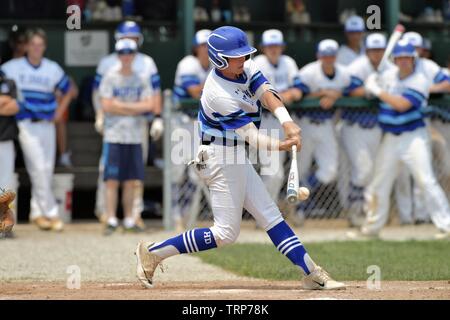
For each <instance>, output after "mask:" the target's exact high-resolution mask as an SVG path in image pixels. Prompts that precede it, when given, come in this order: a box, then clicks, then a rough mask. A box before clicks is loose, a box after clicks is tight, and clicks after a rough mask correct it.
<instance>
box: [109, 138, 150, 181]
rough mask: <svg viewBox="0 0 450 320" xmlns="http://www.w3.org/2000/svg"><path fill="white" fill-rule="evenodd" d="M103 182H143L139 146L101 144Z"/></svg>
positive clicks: (140, 149)
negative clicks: (103, 169) (103, 168)
mask: <svg viewBox="0 0 450 320" xmlns="http://www.w3.org/2000/svg"><path fill="white" fill-rule="evenodd" d="M103 161H104V165H105V171H104V174H103V180H104V181H106V180H117V181H127V180H141V181H143V180H144V162H143V161H142V146H141V145H140V144H120V143H108V142H105V143H103Z"/></svg>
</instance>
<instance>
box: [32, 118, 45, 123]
mask: <svg viewBox="0 0 450 320" xmlns="http://www.w3.org/2000/svg"><path fill="white" fill-rule="evenodd" d="M30 120H31V122H44V121H47V120H44V119H38V118H30Z"/></svg>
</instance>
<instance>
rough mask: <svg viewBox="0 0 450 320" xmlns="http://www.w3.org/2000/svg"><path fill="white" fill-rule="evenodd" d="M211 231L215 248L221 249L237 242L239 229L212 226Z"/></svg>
mask: <svg viewBox="0 0 450 320" xmlns="http://www.w3.org/2000/svg"><path fill="white" fill-rule="evenodd" d="M211 231H212V233H213V235H214V240H216V244H217V246H218V247H222V246H224V245H227V244H232V243H234V242H235V241H236V240H237V238H238V236H239V232H240V228H239V227H232V226H218V225H214V226H212V227H211Z"/></svg>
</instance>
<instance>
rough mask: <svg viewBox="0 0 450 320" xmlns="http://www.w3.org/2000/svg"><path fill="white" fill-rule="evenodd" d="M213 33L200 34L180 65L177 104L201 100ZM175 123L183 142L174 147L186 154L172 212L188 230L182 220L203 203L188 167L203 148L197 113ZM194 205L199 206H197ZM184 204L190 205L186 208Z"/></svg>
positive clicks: (177, 168)
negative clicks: (183, 101) (198, 149)
mask: <svg viewBox="0 0 450 320" xmlns="http://www.w3.org/2000/svg"><path fill="white" fill-rule="evenodd" d="M210 33H211V30H208V29H203V30H199V31H197V32H196V33H195V36H194V39H193V45H192V54H190V55H187V56H186V57H184V58H183V59H181V61H180V62H179V63H178V65H177V69H176V72H175V83H174V88H173V92H174V99H175V101H176V102H178V101H180V100H183V99H197V100H198V99H200V95H201V92H202V90H203V85H204V84H205V80H206V77H207V76H208V73H209V71H210V70H211V67H210V63H209V58H208V46H207V44H206V41H207V39H208V36H209V34H210ZM171 121H172V128H173V135H172V137H177V138H178V137H179V138H180V139H174V140H175V141H173V142H174V147H181V148H182V150H183V155H182V159H180V161H177V162H176V163H174V165H173V166H172V169H173V171H172V183H173V187H172V191H173V195H172V197H173V199H174V205H173V210H172V212H173V216H174V220H175V224H176V226H177V229H184V222H183V219H182V217H185V214H186V213H188V212H186V211H188V210H189V209H190V208H192V207H197V206H198V205H199V204H200V201H201V197H200V196H195V193H196V192H200V191H201V190H200V189H201V186H200V185H199V183H201V182H199V179H198V175H197V174H195V172H194V171H193V169H192V167H188V168H187V169H186V164H187V163H188V162H189V160H191V159H192V158H193V156H194V150H195V149H196V147H197V146H198V144H199V141H198V134H197V130H198V126H197V111H194V112H192V110H180V112H179V113H177V114H176V115H175V116H174V117H172V119H171ZM180 144H182V146H180ZM184 199H188V201H182V200H184ZM194 201H196V202H197V203H193V202H194ZM182 202H184V203H186V205H183V204H182ZM188 204H189V205H188Z"/></svg>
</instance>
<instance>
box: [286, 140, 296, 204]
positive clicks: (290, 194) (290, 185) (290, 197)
mask: <svg viewBox="0 0 450 320" xmlns="http://www.w3.org/2000/svg"><path fill="white" fill-rule="evenodd" d="M298 186H299V180H298V168H297V146H292V159H291V168H290V169H289V176H288V181H287V201H288V202H289V203H296V202H297V201H298Z"/></svg>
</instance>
